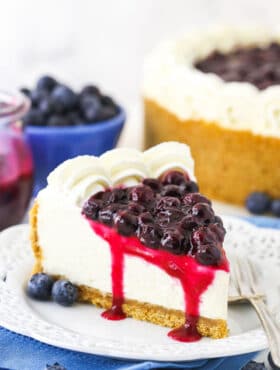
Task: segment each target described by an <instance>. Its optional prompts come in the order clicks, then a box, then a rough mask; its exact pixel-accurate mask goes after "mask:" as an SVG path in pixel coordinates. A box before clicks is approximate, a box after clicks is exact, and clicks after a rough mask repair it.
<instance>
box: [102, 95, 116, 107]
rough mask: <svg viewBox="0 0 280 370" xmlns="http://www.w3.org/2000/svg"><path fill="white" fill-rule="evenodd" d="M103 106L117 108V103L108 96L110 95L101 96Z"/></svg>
mask: <svg viewBox="0 0 280 370" xmlns="http://www.w3.org/2000/svg"><path fill="white" fill-rule="evenodd" d="M100 99H101V104H102V105H103V106H107V107H108V106H110V107H116V103H115V102H114V100H113V99H112V98H111V97H110V96H108V95H103V96H101V98H100Z"/></svg>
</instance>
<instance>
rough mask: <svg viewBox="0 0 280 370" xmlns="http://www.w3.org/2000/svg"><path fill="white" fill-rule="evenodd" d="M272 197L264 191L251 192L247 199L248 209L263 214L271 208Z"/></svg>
mask: <svg viewBox="0 0 280 370" xmlns="http://www.w3.org/2000/svg"><path fill="white" fill-rule="evenodd" d="M270 203H271V199H270V197H269V196H268V195H267V194H266V193H263V192H254V193H251V194H250V195H249V196H248V198H247V199H246V207H247V209H248V210H249V211H250V212H251V213H254V214H262V213H265V212H267V211H268V210H269V208H270Z"/></svg>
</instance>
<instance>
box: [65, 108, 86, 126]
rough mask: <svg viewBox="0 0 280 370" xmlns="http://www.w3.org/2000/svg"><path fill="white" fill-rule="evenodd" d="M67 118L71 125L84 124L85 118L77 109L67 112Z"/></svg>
mask: <svg viewBox="0 0 280 370" xmlns="http://www.w3.org/2000/svg"><path fill="white" fill-rule="evenodd" d="M66 118H67V120H68V122H69V123H68V124H69V125H70V126H77V125H81V124H83V118H82V117H81V115H80V114H79V112H76V111H72V112H69V113H67V114H66Z"/></svg>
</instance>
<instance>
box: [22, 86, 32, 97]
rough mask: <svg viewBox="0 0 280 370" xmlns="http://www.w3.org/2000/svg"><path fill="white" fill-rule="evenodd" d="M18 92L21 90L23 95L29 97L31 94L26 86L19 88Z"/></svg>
mask: <svg viewBox="0 0 280 370" xmlns="http://www.w3.org/2000/svg"><path fill="white" fill-rule="evenodd" d="M20 92H22V93H23V94H24V95H25V96H27V97H29V96H30V94H31V91H30V90H29V89H28V88H27V87H22V88H21V89H20Z"/></svg>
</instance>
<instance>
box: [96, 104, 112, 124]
mask: <svg viewBox="0 0 280 370" xmlns="http://www.w3.org/2000/svg"><path fill="white" fill-rule="evenodd" d="M116 114H117V110H116V108H115V107H112V106H110V105H108V106H101V107H100V109H99V111H98V115H97V118H96V119H97V120H98V121H106V120H107V119H111V118H113V117H115V115H116Z"/></svg>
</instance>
